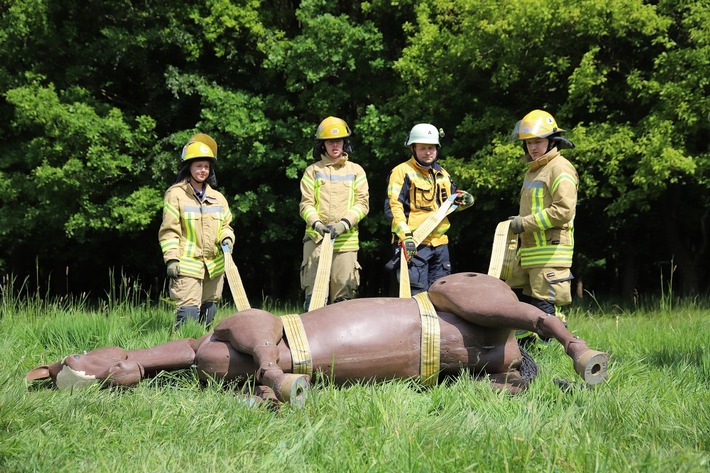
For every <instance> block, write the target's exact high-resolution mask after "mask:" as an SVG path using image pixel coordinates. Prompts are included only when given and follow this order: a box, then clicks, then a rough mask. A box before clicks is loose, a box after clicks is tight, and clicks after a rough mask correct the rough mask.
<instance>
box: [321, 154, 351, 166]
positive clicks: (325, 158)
mask: <svg viewBox="0 0 710 473" xmlns="http://www.w3.org/2000/svg"><path fill="white" fill-rule="evenodd" d="M320 160H321V163H323V165H325V166H344V165H345V163H347V162H348V153H343V154H341V155H340V159H339V160H337V161H335V162H333V160H332V159H330V158H329V157H328V156H326V155H325V154H321V155H320Z"/></svg>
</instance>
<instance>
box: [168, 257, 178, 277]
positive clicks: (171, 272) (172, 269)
mask: <svg viewBox="0 0 710 473" xmlns="http://www.w3.org/2000/svg"><path fill="white" fill-rule="evenodd" d="M167 273H168V277H169V278H170V279H177V278H178V277H179V276H180V262H179V261H178V260H176V259H171V260H170V261H168V270H167Z"/></svg>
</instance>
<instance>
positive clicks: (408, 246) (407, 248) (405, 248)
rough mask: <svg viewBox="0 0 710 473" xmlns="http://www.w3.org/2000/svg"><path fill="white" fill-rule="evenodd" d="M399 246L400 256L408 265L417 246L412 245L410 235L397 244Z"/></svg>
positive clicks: (412, 240) (415, 252) (412, 241)
mask: <svg viewBox="0 0 710 473" xmlns="http://www.w3.org/2000/svg"><path fill="white" fill-rule="evenodd" d="M399 246H401V247H402V255H404V259H405V260H406V261H407V263H409V260H411V259H412V257H413V256H414V255H416V254H417V245H416V244H415V243H414V239H413V238H412V236H411V235H409V236H406V237H405V238H404V240H402V241H400V242H399Z"/></svg>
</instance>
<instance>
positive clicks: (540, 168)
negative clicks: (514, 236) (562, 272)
mask: <svg viewBox="0 0 710 473" xmlns="http://www.w3.org/2000/svg"><path fill="white" fill-rule="evenodd" d="M578 182H579V179H578V177H577V171H576V170H575V168H574V166H572V164H571V163H570V162H569V161H568V160H567V159H565V158H564V157H563V156H562V155H561V154H560V153H559V151H558V150H557V148H553V149H552V150H550V151H549V152H548V153H546V154H545V155H543V156H541V157H540V158H538V159H537V160H535V161H531V162H529V163H528V172H527V173H526V174H525V178H524V181H523V187H522V190H521V191H520V213H519V215H520V216H521V217H523V230H524V231H523V233H521V234H520V242H521V244H520V249H519V254H520V264H521V266H523V267H542V266H550V267H557V268H569V267H571V266H572V255H573V252H574V216H575V208H576V206H577V185H578Z"/></svg>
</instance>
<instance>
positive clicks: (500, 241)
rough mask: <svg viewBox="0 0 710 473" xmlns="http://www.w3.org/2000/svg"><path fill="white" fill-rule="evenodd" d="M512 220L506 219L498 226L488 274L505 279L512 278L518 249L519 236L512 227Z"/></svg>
mask: <svg viewBox="0 0 710 473" xmlns="http://www.w3.org/2000/svg"><path fill="white" fill-rule="evenodd" d="M511 222H512V220H505V221H503V222H500V223H499V224H498V225H497V226H496V233H495V236H494V237H493V248H492V250H491V261H490V264H489V265H488V275H489V276H493V277H494V278H499V279H502V280H503V281H505V280H507V279H508V278H510V275H511V273H512V272H513V264H515V252H516V251H517V249H518V236H517V235H516V234H515V233H513V230H511V228H510V223H511Z"/></svg>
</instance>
